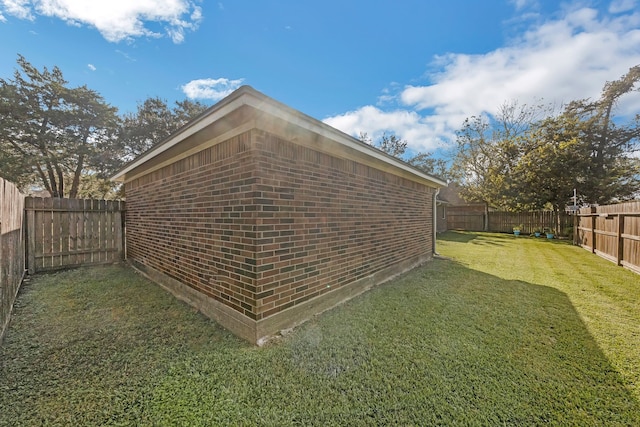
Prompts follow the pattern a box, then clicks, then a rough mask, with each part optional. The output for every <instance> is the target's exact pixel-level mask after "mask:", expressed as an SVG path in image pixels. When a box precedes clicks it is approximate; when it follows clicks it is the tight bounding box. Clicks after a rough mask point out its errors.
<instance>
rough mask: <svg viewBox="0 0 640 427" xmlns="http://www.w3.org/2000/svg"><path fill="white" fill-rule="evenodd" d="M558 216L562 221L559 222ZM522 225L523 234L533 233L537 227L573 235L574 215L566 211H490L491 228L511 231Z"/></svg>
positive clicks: (505, 231)
mask: <svg viewBox="0 0 640 427" xmlns="http://www.w3.org/2000/svg"><path fill="white" fill-rule="evenodd" d="M558 216H559V217H560V218H559V219H560V221H559V222H558ZM516 226H518V227H520V231H521V232H522V233H523V234H531V233H533V232H534V230H535V229H536V228H539V229H540V231H543V230H544V229H545V228H548V229H550V230H555V232H556V233H558V234H560V235H572V234H571V233H572V232H573V230H570V229H571V227H573V216H572V215H569V214H567V213H565V212H554V211H534V212H489V230H490V231H493V232H498V233H511V232H512V231H513V227H516Z"/></svg>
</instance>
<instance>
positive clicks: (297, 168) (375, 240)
mask: <svg viewBox="0 0 640 427" xmlns="http://www.w3.org/2000/svg"><path fill="white" fill-rule="evenodd" d="M433 192H434V190H433V189H431V188H429V187H426V186H424V185H421V184H419V183H416V182H414V181H411V180H408V179H405V178H402V177H398V176H396V175H393V174H391V173H388V172H382V171H380V170H378V169H375V168H373V167H371V166H366V165H363V164H360V163H358V162H356V161H353V160H345V159H340V158H336V157H333V156H331V155H328V154H326V153H321V152H319V151H316V150H313V149H311V148H309V147H305V146H302V145H298V144H294V143H292V142H289V141H286V140H284V139H281V138H278V137H276V136H274V135H271V134H268V133H266V132H262V131H258V130H252V131H249V132H246V133H244V134H241V135H239V136H237V137H234V138H232V139H230V140H227V141H225V142H222V143H220V144H217V145H215V146H213V147H210V148H207V149H205V150H204V151H201V152H199V153H197V154H194V155H191V156H189V157H187V158H185V159H182V160H179V161H177V162H176V163H173V164H171V165H168V166H165V167H163V168H161V169H158V170H156V171H154V172H152V173H150V174H148V175H145V176H142V177H139V178H137V179H134V180H133V181H130V182H128V183H127V184H126V194H127V213H126V221H127V254H128V257H129V258H130V259H132V260H134V261H136V262H138V263H140V264H142V265H145V266H148V267H151V268H153V269H154V270H157V271H159V272H162V273H163V274H165V275H167V276H168V277H170V278H172V279H174V280H177V281H178V282H180V283H182V284H185V285H187V286H189V287H190V288H191V289H193V290H195V291H197V292H199V293H200V294H203V295H206V296H207V297H210V298H212V299H214V300H215V301H217V302H218V303H221V304H224V306H226V307H229V308H231V309H233V310H234V311H235V312H238V313H241V314H243V315H244V316H247V317H248V318H250V319H252V320H254V321H256V322H259V321H261V320H264V319H267V318H270V317H271V316H273V315H275V314H277V313H280V312H282V311H283V310H286V309H287V308H290V307H294V306H300V305H301V304H302V303H304V302H306V301H309V300H311V299H313V298H314V297H317V296H320V295H323V294H327V293H330V292H331V291H334V290H337V289H340V288H342V287H345V286H346V285H348V284H350V283H353V282H355V281H358V280H360V279H363V278H366V277H368V276H370V275H372V274H373V273H376V272H379V271H382V270H384V269H386V268H388V267H390V266H392V265H394V264H398V263H401V262H403V261H405V260H407V259H416V258H419V257H423V258H424V257H430V256H431V253H432V249H433V248H432V224H433V220H432V201H433ZM309 314H313V313H309ZM223 324H224V323H223ZM258 338H259V337H258ZM250 340H251V338H250Z"/></svg>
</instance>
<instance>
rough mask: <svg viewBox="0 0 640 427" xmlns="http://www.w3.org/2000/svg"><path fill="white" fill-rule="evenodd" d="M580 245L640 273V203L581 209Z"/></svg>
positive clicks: (578, 226)
mask: <svg viewBox="0 0 640 427" xmlns="http://www.w3.org/2000/svg"><path fill="white" fill-rule="evenodd" d="M575 240H576V244H578V245H580V246H582V247H583V248H585V249H588V250H590V251H591V252H593V253H595V254H597V255H599V256H601V257H603V258H605V259H608V260H610V261H612V262H615V263H616V264H617V265H621V266H623V267H626V268H628V269H630V270H633V271H635V272H637V273H640V202H629V203H621V204H617V205H606V206H598V207H592V208H583V209H580V212H579V214H578V216H577V225H576V234H575Z"/></svg>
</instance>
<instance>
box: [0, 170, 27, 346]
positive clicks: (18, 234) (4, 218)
mask: <svg viewBox="0 0 640 427" xmlns="http://www.w3.org/2000/svg"><path fill="white" fill-rule="evenodd" d="M23 219H24V196H23V195H22V194H20V192H19V191H18V189H17V188H16V187H15V186H14V185H13V184H11V183H10V182H8V181H5V180H4V179H2V178H0V342H1V341H2V337H3V336H4V332H5V330H6V327H7V325H8V324H9V318H10V316H11V309H12V307H13V303H14V301H15V299H16V295H17V293H18V289H19V288H20V284H21V283H22V279H23V278H24V274H25V268H24V238H23V236H24V234H23V232H24V228H23Z"/></svg>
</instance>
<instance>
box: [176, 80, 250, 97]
mask: <svg viewBox="0 0 640 427" xmlns="http://www.w3.org/2000/svg"><path fill="white" fill-rule="evenodd" d="M242 82H243V79H237V80H229V79H225V78H220V79H197V80H191V81H190V82H189V83H187V84H185V85H182V87H181V88H182V91H183V92H184V94H185V95H187V97H188V98H191V99H211V100H213V101H218V100H220V99H222V98H224V97H225V96H227V95H229V94H230V93H231V92H233V91H234V90H236V89H237V88H239V87H240V85H242Z"/></svg>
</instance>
